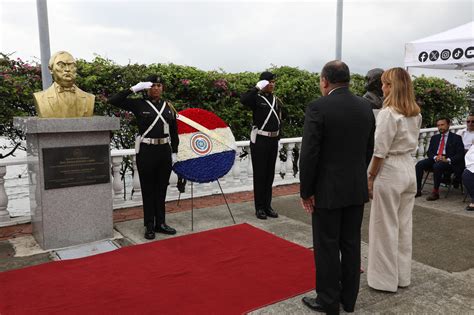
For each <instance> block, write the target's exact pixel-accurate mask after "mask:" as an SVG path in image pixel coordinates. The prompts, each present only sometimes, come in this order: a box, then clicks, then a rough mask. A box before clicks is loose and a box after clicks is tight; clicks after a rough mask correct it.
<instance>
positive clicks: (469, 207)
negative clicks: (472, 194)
mask: <svg viewBox="0 0 474 315" xmlns="http://www.w3.org/2000/svg"><path fill="white" fill-rule="evenodd" d="M466 210H467V211H474V207H471V206H470V205H467V207H466Z"/></svg>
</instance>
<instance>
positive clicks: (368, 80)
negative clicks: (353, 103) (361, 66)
mask: <svg viewBox="0 0 474 315" xmlns="http://www.w3.org/2000/svg"><path fill="white" fill-rule="evenodd" d="M382 73H383V69H380V68H375V69H372V70H369V72H367V75H366V76H365V89H366V90H367V92H366V93H365V94H364V98H366V99H367V100H369V102H370V103H371V104H372V109H380V108H382V104H383V92H382Z"/></svg>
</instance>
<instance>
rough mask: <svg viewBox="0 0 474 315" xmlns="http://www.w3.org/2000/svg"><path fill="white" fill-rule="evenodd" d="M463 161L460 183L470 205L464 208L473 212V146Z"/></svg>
mask: <svg viewBox="0 0 474 315" xmlns="http://www.w3.org/2000/svg"><path fill="white" fill-rule="evenodd" d="M468 126H469V125H468ZM464 161H465V162H466V169H465V170H464V172H463V173H462V182H463V184H464V187H466V191H467V193H468V194H469V196H470V197H471V203H469V205H468V206H467V207H466V210H467V211H474V146H471V147H470V148H469V150H468V151H467V153H466V156H465V157H464Z"/></svg>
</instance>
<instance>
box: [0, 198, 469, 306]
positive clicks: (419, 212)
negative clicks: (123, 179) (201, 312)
mask: <svg viewBox="0 0 474 315" xmlns="http://www.w3.org/2000/svg"><path fill="white" fill-rule="evenodd" d="M462 199H463V196H462V195H461V194H460V192H458V191H454V192H453V193H451V194H450V196H448V198H447V199H442V200H439V203H437V202H432V203H428V204H427V203H426V201H424V199H420V198H417V206H416V207H415V210H414V225H413V247H414V251H413V252H414V255H413V270H412V284H411V286H409V287H408V288H406V289H400V290H399V291H398V292H397V293H395V294H390V293H381V292H378V291H375V290H372V289H370V288H369V287H368V286H367V280H366V274H365V273H364V274H362V277H361V288H360V293H359V298H358V301H357V305H356V314H377V313H384V314H474V256H473V255H474V213H468V212H466V211H465V210H463V209H464V207H465V203H463V202H462ZM440 205H442V206H440ZM230 206H231V209H232V213H233V215H234V217H235V219H236V221H237V223H243V222H246V223H249V224H252V225H254V226H256V227H258V228H261V229H264V230H266V231H269V232H271V233H274V234H275V235H278V236H280V237H282V238H285V239H287V240H289V241H292V242H294V243H297V244H300V245H302V246H305V247H307V248H312V237H311V224H310V217H309V216H308V215H307V214H306V213H305V212H304V211H303V210H302V209H301V207H300V205H299V197H298V195H296V194H291V195H286V196H284V195H282V196H279V197H276V198H274V202H273V206H274V208H275V209H277V210H278V211H279V213H280V217H279V218H278V219H268V220H258V219H256V218H255V215H254V211H253V202H252V201H241V202H239V203H232V204H230ZM436 206H438V208H437V207H436ZM369 214H370V205H367V207H366V211H365V217H364V223H363V232H362V234H363V242H362V265H363V266H364V269H366V268H367V225H368V219H369ZM167 222H168V224H170V225H171V226H173V227H175V228H176V229H177V230H178V233H179V234H178V235H184V234H189V233H194V232H200V231H204V230H208V229H213V228H218V227H223V226H228V225H231V224H232V220H231V218H230V215H229V212H228V210H227V208H226V207H225V205H217V206H211V207H206V208H202V209H196V210H194V232H192V231H191V213H190V211H181V212H175V213H169V214H168V215H167ZM115 230H116V232H115V239H114V240H113V242H114V243H115V244H117V245H119V246H130V245H133V244H139V243H144V242H146V240H145V239H144V238H143V221H142V219H134V220H128V221H123V222H118V223H116V224H115ZM168 237H170V236H165V235H162V234H157V239H156V240H160V239H164V238H168ZM52 259H55V254H54V252H44V251H42V250H41V249H40V248H39V247H38V245H37V244H36V242H35V241H34V239H33V238H32V237H31V235H25V236H20V237H16V238H10V239H8V240H4V241H0V271H5V270H9V269H16V268H23V267H25V266H28V265H36V264H39V263H44V262H46V261H49V260H52ZM308 272H309V271H308ZM3 289H8V288H2V290H3ZM314 294H315V293H314V292H309V293H308V295H314ZM302 296H303V295H302ZM302 296H297V297H294V298H291V299H288V300H285V301H282V302H280V303H276V304H273V305H270V306H267V307H264V308H262V309H259V310H256V311H254V312H252V313H251V314H311V313H313V312H312V311H311V310H309V309H307V308H306V307H305V306H304V305H303V304H302V303H301V298H302Z"/></svg>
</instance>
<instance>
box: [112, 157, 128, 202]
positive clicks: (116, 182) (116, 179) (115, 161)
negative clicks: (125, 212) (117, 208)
mask: <svg viewBox="0 0 474 315" xmlns="http://www.w3.org/2000/svg"><path fill="white" fill-rule="evenodd" d="M122 160H123V156H113V157H112V176H113V182H112V189H113V192H114V203H123V202H125V198H124V197H123V196H122V194H123V185H122V180H121V179H120V166H121V165H122Z"/></svg>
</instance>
